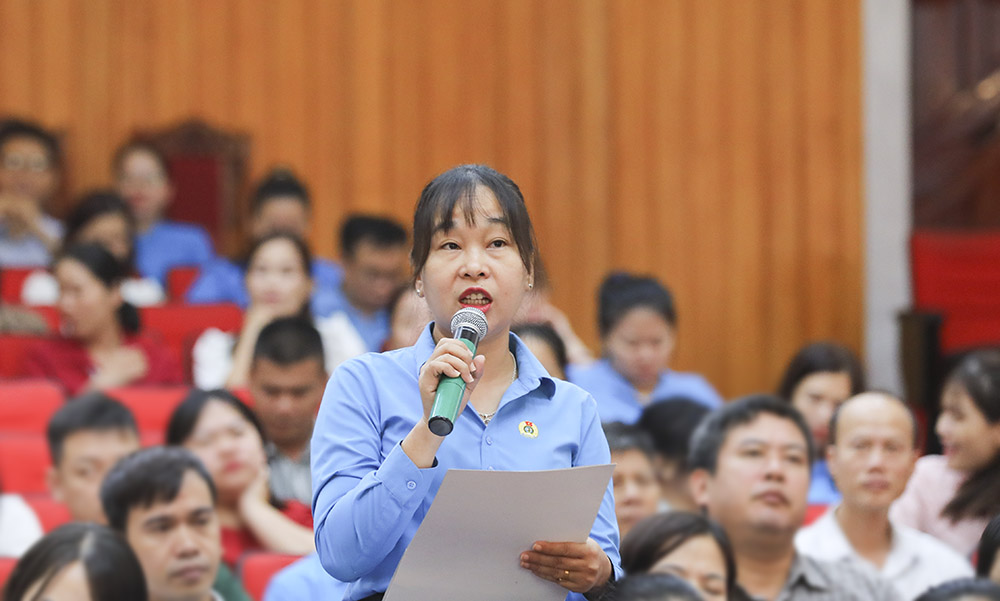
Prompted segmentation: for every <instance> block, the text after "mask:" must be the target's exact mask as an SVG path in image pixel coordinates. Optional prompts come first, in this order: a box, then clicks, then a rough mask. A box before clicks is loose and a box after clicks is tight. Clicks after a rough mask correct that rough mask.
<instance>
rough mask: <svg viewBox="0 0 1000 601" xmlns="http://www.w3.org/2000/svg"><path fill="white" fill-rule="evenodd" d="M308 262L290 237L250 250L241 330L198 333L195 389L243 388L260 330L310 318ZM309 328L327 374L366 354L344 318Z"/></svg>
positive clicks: (275, 237)
mask: <svg viewBox="0 0 1000 601" xmlns="http://www.w3.org/2000/svg"><path fill="white" fill-rule="evenodd" d="M311 260H312V254H311V253H310V252H309V247H308V246H307V245H306V243H305V242H304V241H303V240H302V239H301V238H298V237H296V236H294V235H292V234H288V233H284V232H278V233H275V234H269V235H267V236H264V237H263V238H261V239H260V240H258V241H257V242H256V243H255V244H254V246H253V247H252V248H251V249H250V254H249V255H248V259H247V272H246V286H247V290H248V291H249V292H250V306H249V307H248V308H247V311H246V314H245V315H244V317H243V329H242V331H241V332H240V334H239V336H233V335H232V334H230V333H228V332H222V331H220V330H218V329H215V328H210V329H208V330H206V331H205V332H204V333H202V335H201V336H200V337H199V338H198V340H197V341H196V342H195V345H194V348H193V351H192V355H193V357H192V358H193V362H194V383H195V385H196V386H198V387H199V388H202V389H205V390H209V389H212V388H222V387H223V386H225V387H226V388H242V387H244V386H246V385H247V378H248V376H249V372H250V363H251V361H252V359H253V349H254V345H255V344H256V343H257V337H258V336H259V335H260V331H261V330H262V329H263V328H264V326H266V325H267V324H269V323H271V321H273V320H274V319H276V318H279V317H290V316H299V317H302V318H304V319H311V318H312V314H311V312H310V311H309V297H310V293H311V291H312V286H313V282H312V280H311V279H310V277H309V264H310V263H311ZM314 325H315V326H316V329H317V330H318V331H319V332H320V336H321V337H322V338H323V349H324V352H325V356H326V369H327V372H332V371H333V369H334V368H335V367H336V366H337V365H339V364H340V362H341V361H344V360H345V359H348V358H350V357H353V356H355V355H359V354H361V353H363V352H365V346H364V341H363V340H362V339H361V337H360V336H358V335H357V332H356V331H355V330H354V328H353V326H352V325H351V323H350V322H349V321H348V319H347V317H346V316H345V315H343V314H339V313H338V314H334V315H330V316H329V317H323V318H319V319H316V320H314Z"/></svg>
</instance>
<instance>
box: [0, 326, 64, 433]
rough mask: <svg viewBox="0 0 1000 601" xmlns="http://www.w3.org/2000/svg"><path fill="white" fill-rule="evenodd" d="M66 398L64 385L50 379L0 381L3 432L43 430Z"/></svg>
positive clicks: (1, 427) (0, 429) (39, 431)
mask: <svg viewBox="0 0 1000 601" xmlns="http://www.w3.org/2000/svg"><path fill="white" fill-rule="evenodd" d="M0 344H3V342H2V341H0ZM64 402H65V399H64V397H63V391H62V389H61V388H59V386H57V385H56V384H54V383H52V382H49V381H47V380H15V381H11V382H0V435H3V434H37V435H41V434H44V433H45V428H46V426H47V425H48V423H49V418H50V417H52V414H53V413H55V412H56V411H57V410H58V409H59V407H61V406H62V405H63V403H64Z"/></svg>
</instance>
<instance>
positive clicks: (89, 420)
mask: <svg viewBox="0 0 1000 601" xmlns="http://www.w3.org/2000/svg"><path fill="white" fill-rule="evenodd" d="M95 430H96V431H102V432H104V431H108V430H123V431H125V432H129V433H132V434H135V436H136V438H138V437H139V428H138V427H137V426H136V423H135V416H133V415H132V411H130V410H129V408H128V407H126V406H125V405H123V404H122V403H121V401H118V400H116V399H114V398H112V397H110V396H108V395H107V394H105V393H103V392H90V393H87V394H84V395H81V396H78V397H75V398H73V399H70V400H69V401H68V402H67V403H66V404H65V405H63V406H62V407H60V408H59V410H58V411H56V412H55V414H54V415H53V416H52V417H51V418H50V419H49V425H48V427H47V428H46V432H45V434H46V438H47V439H48V443H49V455H51V457H52V463H53V465H59V464H60V463H61V462H62V453H63V444H64V443H65V442H66V439H67V438H69V437H70V435H72V434H76V433H77V432H83V431H95Z"/></svg>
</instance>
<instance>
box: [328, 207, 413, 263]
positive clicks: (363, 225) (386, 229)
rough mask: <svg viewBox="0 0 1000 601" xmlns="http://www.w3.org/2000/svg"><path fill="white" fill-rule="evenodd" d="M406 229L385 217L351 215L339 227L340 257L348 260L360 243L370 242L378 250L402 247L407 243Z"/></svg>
mask: <svg viewBox="0 0 1000 601" xmlns="http://www.w3.org/2000/svg"><path fill="white" fill-rule="evenodd" d="M407 239H408V238H407V235H406V228H404V227H403V226H402V225H400V224H399V223H398V222H396V221H394V220H392V219H389V218H387V217H377V216H375V215H351V216H350V217H348V218H347V219H345V220H344V223H343V225H341V226H340V255H341V257H342V258H345V259H349V258H351V257H353V256H354V253H355V252H357V250H358V245H360V244H361V243H362V242H370V243H371V244H373V245H375V246H377V247H378V248H389V247H393V246H404V245H406V241H407Z"/></svg>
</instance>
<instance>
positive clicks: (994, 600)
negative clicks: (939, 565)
mask: <svg viewBox="0 0 1000 601" xmlns="http://www.w3.org/2000/svg"><path fill="white" fill-rule="evenodd" d="M969 597H975V598H976V601H980V600H982V599H988V600H989V601H1000V585H998V584H996V583H995V582H993V581H992V580H987V579H985V578H959V579H958V580H950V581H948V582H945V583H944V584H939V585H937V586H935V587H932V588H930V589H929V590H927V591H926V592H924V594H922V595H920V596H919V597H917V598H916V599H915V601H968V600H969Z"/></svg>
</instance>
